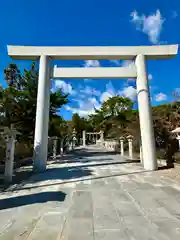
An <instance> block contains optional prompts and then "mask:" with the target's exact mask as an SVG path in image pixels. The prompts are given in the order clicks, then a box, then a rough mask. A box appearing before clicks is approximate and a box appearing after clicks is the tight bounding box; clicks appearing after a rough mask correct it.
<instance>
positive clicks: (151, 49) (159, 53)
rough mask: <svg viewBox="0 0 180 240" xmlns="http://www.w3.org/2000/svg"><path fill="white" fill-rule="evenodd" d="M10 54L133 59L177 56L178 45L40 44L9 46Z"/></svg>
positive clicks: (66, 57) (70, 58) (31, 58)
mask: <svg viewBox="0 0 180 240" xmlns="http://www.w3.org/2000/svg"><path fill="white" fill-rule="evenodd" d="M7 50H8V55H9V56H11V57H12V58H14V59H23V60H26V59H30V60H36V59H39V58H40V56H41V55H46V56H50V57H52V59H56V60H61V59H67V60H73V59H81V60H89V59H91V60H96V59H97V60H101V59H107V57H108V59H109V60H116V59H117V60H118V59H121V60H133V59H134V58H135V57H136V56H137V55H138V54H143V55H145V56H146V59H167V58H171V57H173V56H175V55H176V54H177V51H178V45H159V46H130V47H129V46H120V47H119V46H111V47H109V46H106V47H101V46H100V47H96V46H95V47H94V46H89V47H55V46H53V47H42V46H41V47H39V46H12V45H9V46H7Z"/></svg>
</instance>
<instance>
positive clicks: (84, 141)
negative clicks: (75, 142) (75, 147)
mask: <svg viewBox="0 0 180 240" xmlns="http://www.w3.org/2000/svg"><path fill="white" fill-rule="evenodd" d="M83 147H86V131H83Z"/></svg>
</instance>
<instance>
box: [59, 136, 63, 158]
mask: <svg viewBox="0 0 180 240" xmlns="http://www.w3.org/2000/svg"><path fill="white" fill-rule="evenodd" d="M63 143H64V139H63V138H60V154H61V156H63V150H64V149H63V146H64V144H63Z"/></svg>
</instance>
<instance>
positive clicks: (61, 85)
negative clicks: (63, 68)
mask: <svg viewBox="0 0 180 240" xmlns="http://www.w3.org/2000/svg"><path fill="white" fill-rule="evenodd" d="M55 89H62V91H63V92H64V93H65V94H72V95H75V94H76V91H75V90H73V88H72V85H71V84H69V83H66V82H65V81H63V80H55Z"/></svg>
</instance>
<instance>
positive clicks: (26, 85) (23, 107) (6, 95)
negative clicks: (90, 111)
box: [0, 63, 68, 138]
mask: <svg viewBox="0 0 180 240" xmlns="http://www.w3.org/2000/svg"><path fill="white" fill-rule="evenodd" d="M4 74H5V79H6V81H7V84H8V88H6V89H2V88H1V89H0V106H1V111H2V112H4V113H5V119H4V122H3V124H4V125H6V126H10V125H11V124H14V125H15V127H16V128H17V129H18V131H20V132H21V133H22V136H23V137H24V138H28V137H29V136H31V137H33V135H34V128H35V119H36V101H37V88H38V75H39V71H38V69H37V68H36V67H35V64H34V63H33V64H32V65H31V68H30V69H29V70H27V69H24V72H23V74H22V73H21V72H20V70H19V69H18V67H17V65H15V64H9V66H8V67H7V68H6V69H5V70H4ZM67 98H68V95H67V94H63V93H62V91H61V89H60V90H58V91H57V92H54V93H52V92H51V93H50V111H49V114H50V121H52V119H53V116H55V118H56V119H57V118H58V116H57V115H56V112H57V110H58V109H59V108H61V107H62V105H64V104H66V103H67V102H68V99H67ZM59 118H60V117H59ZM59 121H61V120H59ZM50 125H51V124H50Z"/></svg>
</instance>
